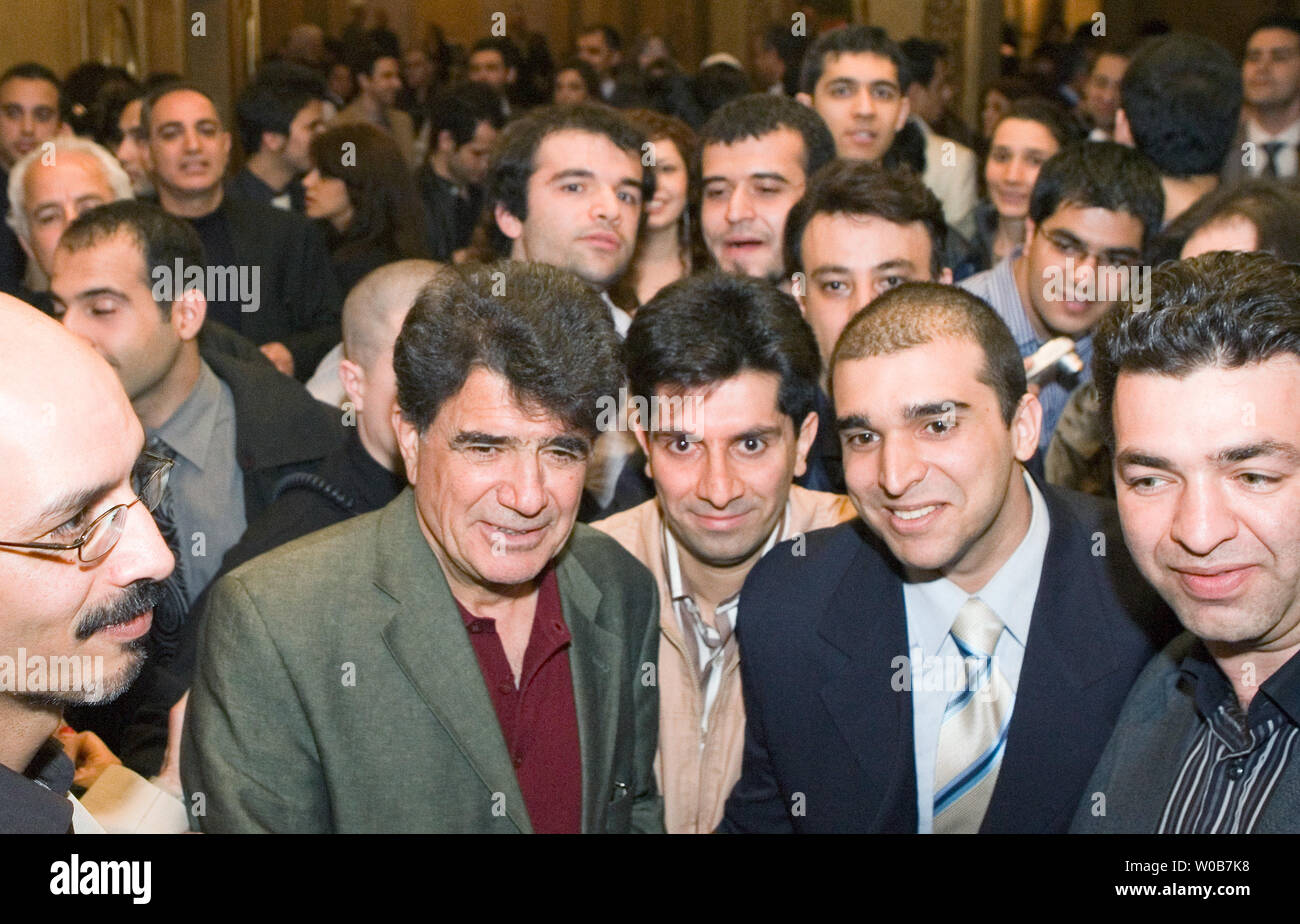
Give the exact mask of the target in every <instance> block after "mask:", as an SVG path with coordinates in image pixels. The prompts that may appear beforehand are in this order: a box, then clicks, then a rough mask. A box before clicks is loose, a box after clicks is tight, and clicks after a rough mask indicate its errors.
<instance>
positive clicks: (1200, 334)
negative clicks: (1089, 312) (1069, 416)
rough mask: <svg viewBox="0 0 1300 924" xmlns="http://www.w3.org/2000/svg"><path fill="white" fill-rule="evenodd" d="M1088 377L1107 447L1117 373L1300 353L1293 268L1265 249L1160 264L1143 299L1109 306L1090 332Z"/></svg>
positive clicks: (1298, 277)
mask: <svg viewBox="0 0 1300 924" xmlns="http://www.w3.org/2000/svg"><path fill="white" fill-rule="evenodd" d="M1093 349H1094V353H1093V358H1092V367H1093V379H1094V381H1095V382H1096V385H1097V396H1098V398H1099V399H1100V402H1101V408H1102V419H1103V425H1104V427H1105V432H1106V435H1107V438H1108V442H1109V445H1110V446H1111V447H1112V449H1113V448H1114V444H1115V430H1114V416H1113V414H1112V410H1113V405H1114V400H1115V382H1116V380H1117V379H1118V378H1119V376H1120V373H1123V372H1130V373H1139V374H1141V373H1150V374H1155V375H1165V376H1172V377H1174V378H1183V377H1185V376H1188V375H1191V374H1192V373H1193V372H1195V371H1197V370H1198V369H1204V368H1209V367H1219V368H1225V369H1236V368H1239V367H1241V366H1246V365H1250V364H1253V363H1262V362H1267V361H1268V360H1270V359H1273V358H1274V357H1276V356H1283V355H1287V354H1289V355H1291V356H1294V357H1296V358H1297V359H1300V266H1297V265H1296V264H1294V263H1283V262H1282V261H1281V260H1279V259H1277V258H1276V257H1274V256H1272V255H1271V254H1266V253H1226V252H1219V253H1208V254H1205V255H1203V256H1200V257H1195V258H1194V259H1191V260H1180V261H1176V262H1175V261H1171V262H1168V263H1163V264H1161V265H1160V266H1159V267H1157V268H1156V270H1155V272H1154V273H1152V275H1151V293H1150V304H1149V305H1147V306H1142V305H1134V304H1131V303H1129V304H1124V303H1121V304H1119V305H1116V306H1115V308H1114V309H1113V310H1111V311H1108V312H1107V313H1106V315H1105V316H1104V317H1103V318H1102V320H1101V322H1100V324H1098V326H1097V332H1096V334H1095V335H1094V337H1093Z"/></svg>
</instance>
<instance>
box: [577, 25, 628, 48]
mask: <svg viewBox="0 0 1300 924" xmlns="http://www.w3.org/2000/svg"><path fill="white" fill-rule="evenodd" d="M593 32H599V33H600V34H601V35H603V36H605V47H606V48H608V49H609V50H610V51H622V50H623V36H621V35H619V34H618V30H617V29H615V28H614V27H613V26H611V25H609V24H608V23H603V22H602V23H596V24H595V25H591V26H587V27H586V28H583V29H579V30H578V38H582V37H583V36H584V35H591V33H593Z"/></svg>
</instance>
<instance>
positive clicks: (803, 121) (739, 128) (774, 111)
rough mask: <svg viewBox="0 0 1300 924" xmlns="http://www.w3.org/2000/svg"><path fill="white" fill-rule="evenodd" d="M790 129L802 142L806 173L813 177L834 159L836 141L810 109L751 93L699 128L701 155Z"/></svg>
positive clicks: (788, 99) (787, 99)
mask: <svg viewBox="0 0 1300 924" xmlns="http://www.w3.org/2000/svg"><path fill="white" fill-rule="evenodd" d="M782 128H788V129H790V130H791V131H795V132H798V133H799V135H800V136H801V137H802V138H803V151H804V155H803V159H804V163H803V169H804V174H805V175H806V176H812V175H813V174H814V173H816V172H817V171H818V170H820V169H821V168H822V166H823V165H824V164H827V163H830V161H832V160H834V159H835V138H834V136H832V135H831V130H830V129H829V128H827V127H826V123H825V122H823V121H822V117H821V116H819V115H818V114H817V113H816V112H814V111H813V110H812V109H810V108H809V107H807V106H805V105H803V104H802V103H797V102H795V101H794V100H792V99H790V98H789V97H788V96H776V95H775V94H772V93H750V94H749V95H747V96H742V97H740V98H739V99H733V100H732V101H731V102H729V103H727V104H725V105H723V106H721V107H720V108H719V109H718V110H717V111H716V112H714V113H713V115H711V116H709V120H708V121H707V122H705V123H704V125H702V126H701V127H700V152H701V154H703V152H704V149H705V148H707V147H708V146H709V145H711V144H735V143H737V142H738V141H745V140H747V139H750V138H762V137H763V136H764V135H770V134H771V133H772V132H775V131H779V130H780V129H782Z"/></svg>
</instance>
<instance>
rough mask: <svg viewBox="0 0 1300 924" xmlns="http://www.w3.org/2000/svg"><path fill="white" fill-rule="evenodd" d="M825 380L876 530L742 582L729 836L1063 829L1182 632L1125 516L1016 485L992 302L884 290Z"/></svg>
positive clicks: (846, 536) (1006, 355)
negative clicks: (1140, 564) (1129, 534)
mask: <svg viewBox="0 0 1300 924" xmlns="http://www.w3.org/2000/svg"><path fill="white" fill-rule="evenodd" d="M830 382H831V395H832V400H833V401H834V404H835V407H836V411H837V414H838V415H839V416H838V419H837V421H836V426H837V429H838V430H839V433H840V438H841V442H842V445H843V449H844V473H845V482H846V484H847V486H848V490H849V494H850V496H851V498H852V500H853V503H854V506H855V507H856V508H857V510H858V513H859V516H860V518H861V520H862V521H864V522H865V527H864V522H855V523H851V524H844V525H841V526H838V527H835V528H833V529H829V530H822V531H819V532H815V533H812V534H810V535H809V536H807V537H805V541H803V542H801V541H799V540H795V541H793V542H787V543H785V544H783V545H780V546H777V547H776V548H775V549H774V550H773V551H772V552H770V553H768V555H767V556H766V557H764V558H763V560H762V561H760V562H759V563H758V565H757V566H756V567H755V568H754V570H753V571H752V572H751V573H750V576H749V578H748V579H747V580H746V582H745V587H744V590H743V591H742V593H741V600H740V613H739V619H738V624H737V636H738V639H739V643H740V650H741V663H742V664H743V665H744V667H743V668H742V675H743V677H742V680H743V688H744V697H745V712H746V716H747V725H746V730H745V754H744V764H743V769H742V772H741V779H740V781H739V782H738V783H737V784H736V787H735V789H734V790H733V791H732V793H731V797H730V799H729V800H728V803H727V808H726V814H725V817H724V819H723V822H722V825H721V827H720V830H723V831H772V832H776V831H786V832H789V831H795V832H804V831H807V832H821V831H832V832H918V831H919V832H922V833H928V832H951V833H960V832H975V831H980V832H1060V831H1065V830H1066V828H1067V826H1068V824H1069V821H1070V817H1071V814H1072V813H1073V811H1074V808H1075V806H1076V805H1077V804H1078V800H1079V796H1080V794H1081V792H1082V790H1083V788H1084V785H1085V784H1086V782H1087V780H1088V776H1089V774H1090V773H1091V771H1092V769H1093V767H1094V765H1095V764H1096V762H1097V758H1098V756H1099V755H1100V754H1101V751H1102V749H1103V748H1104V747H1105V744H1106V740H1107V738H1108V736H1109V734H1110V731H1111V728H1112V726H1113V723H1114V720H1115V717H1116V715H1117V714H1118V712H1119V709H1120V705H1121V704H1122V702H1123V700H1124V696H1125V694H1126V693H1127V692H1128V689H1129V687H1130V686H1131V685H1132V683H1133V680H1134V678H1135V677H1136V676H1137V674H1138V672H1139V671H1140V670H1141V669H1142V666H1143V664H1144V663H1145V662H1146V660H1147V659H1148V658H1149V657H1150V656H1151V654H1152V652H1153V651H1154V650H1156V649H1157V648H1158V646H1159V645H1160V644H1161V643H1162V642H1163V641H1165V640H1166V639H1168V638H1169V637H1170V635H1171V634H1172V630H1173V622H1172V617H1171V616H1170V614H1169V613H1168V611H1167V610H1166V609H1165V608H1164V607H1163V605H1162V604H1161V603H1160V601H1159V598H1158V597H1156V595H1155V594H1154V592H1152V591H1151V590H1150V588H1149V587H1147V586H1146V584H1145V583H1144V582H1143V581H1142V580H1141V578H1140V576H1138V574H1137V572H1136V570H1135V569H1134V568H1133V565H1132V563H1131V561H1130V559H1129V557H1128V555H1127V553H1126V552H1125V550H1124V547H1123V544H1122V542H1123V540H1122V536H1121V533H1120V531H1119V528H1118V523H1117V521H1116V519H1115V517H1114V508H1113V505H1112V506H1110V507H1107V506H1104V505H1103V503H1102V502H1100V501H1097V500H1095V499H1092V498H1086V497H1084V496H1083V495H1078V494H1073V493H1067V492H1064V491H1060V490H1057V489H1055V488H1051V487H1046V486H1042V485H1039V484H1037V483H1036V482H1035V481H1034V480H1033V479H1032V478H1030V477H1029V475H1028V474H1027V473H1026V472H1025V469H1024V466H1023V463H1024V462H1025V461H1027V460H1028V459H1029V458H1030V457H1031V456H1033V454H1034V451H1035V448H1036V447H1037V444H1038V431H1039V426H1040V424H1041V419H1042V411H1041V407H1040V406H1039V404H1038V399H1037V397H1036V396H1034V395H1033V394H1030V393H1028V392H1027V389H1026V383H1025V373H1024V366H1023V363H1022V362H1021V360H1020V354H1019V352H1018V350H1017V349H1016V345H1015V341H1014V339H1013V338H1012V336H1011V334H1010V332H1009V331H1008V330H1007V329H1006V327H1005V325H1003V324H1002V322H1001V321H999V320H998V318H997V316H996V315H995V314H994V313H993V312H992V310H991V309H989V307H988V306H987V305H986V304H985V303H984V302H982V301H980V300H979V299H978V298H975V297H974V296H972V295H970V294H968V293H966V292H963V291H961V290H959V289H955V288H952V287H949V286H942V285H937V284H934V283H911V284H907V285H904V286H901V287H899V288H897V289H894V290H892V291H890V292H888V293H886V294H885V295H882V296H880V297H879V298H877V299H876V300H875V301H873V302H872V303H871V304H870V305H869V306H868V307H867V308H865V309H864V310H863V311H862V312H860V313H859V314H858V315H857V316H856V317H855V318H854V319H853V321H851V322H850V323H849V325H848V327H847V328H846V329H845V332H844V334H843V335H842V336H841V338H840V340H839V342H838V344H837V346H836V348H835V352H834V354H833V356H832V361H831V380H830Z"/></svg>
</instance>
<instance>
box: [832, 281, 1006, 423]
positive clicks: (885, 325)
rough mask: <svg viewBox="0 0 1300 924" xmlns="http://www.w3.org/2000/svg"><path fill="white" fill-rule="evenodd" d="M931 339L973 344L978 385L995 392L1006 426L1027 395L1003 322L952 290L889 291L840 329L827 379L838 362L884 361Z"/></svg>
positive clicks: (929, 286) (929, 285)
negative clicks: (981, 362)
mask: <svg viewBox="0 0 1300 924" xmlns="http://www.w3.org/2000/svg"><path fill="white" fill-rule="evenodd" d="M935 340H965V341H968V342H971V343H975V344H977V345H978V346H979V347H980V348H981V349H982V350H983V351H984V357H985V366H984V373H983V375H982V376H981V378H980V380H981V381H983V382H984V383H985V384H986V385H989V386H990V387H992V388H993V389H994V390H995V391H996V392H997V393H998V402H999V404H1000V405H1001V408H1002V415H1003V418H1004V419H1005V420H1006V421H1007V423H1008V424H1009V423H1010V421H1011V418H1012V417H1013V416H1014V414H1015V412H1016V408H1017V406H1018V405H1019V403H1020V397H1021V396H1022V395H1023V394H1024V393H1025V388H1026V386H1025V366H1024V362H1023V360H1021V358H1020V350H1019V349H1018V348H1017V347H1016V341H1015V339H1014V338H1013V337H1012V336H1011V331H1009V330H1008V329H1007V326H1006V324H1004V323H1003V322H1002V319H1001V318H999V317H998V316H997V314H996V313H995V312H994V311H993V309H992V308H990V307H989V306H988V305H987V304H985V303H984V302H983V301H982V300H981V299H979V298H978V297H976V296H974V295H972V294H971V293H969V292H967V291H966V290H965V289H959V288H957V287H956V286H950V285H941V284H939V283H934V282H913V283H906V284H904V285H901V286H898V287H897V288H894V289H890V290H889V291H888V292H886V293H885V294H884V295H881V296H880V297H879V298H876V299H875V300H874V301H872V302H871V303H870V304H869V305H867V307H865V308H863V309H862V310H861V311H859V312H858V313H857V314H856V315H854V316H853V319H852V320H851V321H849V323H848V325H847V326H846V327H845V328H844V333H842V334H841V335H840V339H839V341H838V342H837V343H836V345H835V352H834V353H833V354H832V356H831V363H830V366H831V369H830V374H829V376H830V379H831V381H832V387H833V383H834V374H835V368H836V367H837V366H839V365H840V364H842V363H846V362H850V361H852V360H856V359H866V358H868V357H872V356H887V355H889V354H891V353H899V352H901V351H903V350H907V349H910V348H912V347H918V346H922V345H924V344H927V343H931V342H933V341H935Z"/></svg>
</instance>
